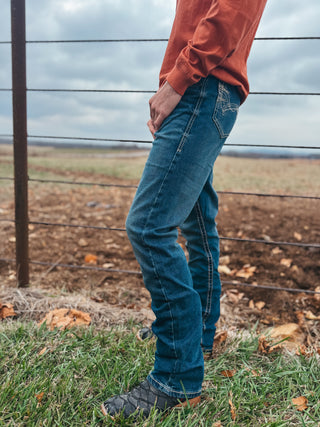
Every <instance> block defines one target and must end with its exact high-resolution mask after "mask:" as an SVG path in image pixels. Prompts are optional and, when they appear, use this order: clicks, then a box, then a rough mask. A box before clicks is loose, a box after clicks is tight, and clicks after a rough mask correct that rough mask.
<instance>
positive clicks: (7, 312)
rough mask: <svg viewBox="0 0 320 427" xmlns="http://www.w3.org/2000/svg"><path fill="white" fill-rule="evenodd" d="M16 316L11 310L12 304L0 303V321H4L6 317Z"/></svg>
mask: <svg viewBox="0 0 320 427" xmlns="http://www.w3.org/2000/svg"><path fill="white" fill-rule="evenodd" d="M10 316H16V313H15V312H14V309H13V304H10V303H5V304H2V303H1V302H0V319H5V318H6V317H10Z"/></svg>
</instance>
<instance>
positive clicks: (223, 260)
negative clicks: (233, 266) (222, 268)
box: [219, 255, 230, 265]
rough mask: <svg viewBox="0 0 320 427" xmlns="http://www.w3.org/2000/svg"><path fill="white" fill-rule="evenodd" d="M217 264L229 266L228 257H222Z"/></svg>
mask: <svg viewBox="0 0 320 427" xmlns="http://www.w3.org/2000/svg"><path fill="white" fill-rule="evenodd" d="M219 264H221V265H228V264H230V255H224V256H221V257H220V258H219Z"/></svg>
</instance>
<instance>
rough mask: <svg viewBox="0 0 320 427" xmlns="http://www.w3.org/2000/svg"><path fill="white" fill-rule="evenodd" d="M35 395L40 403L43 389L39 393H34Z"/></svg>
mask: <svg viewBox="0 0 320 427" xmlns="http://www.w3.org/2000/svg"><path fill="white" fill-rule="evenodd" d="M35 396H36V398H37V401H38V402H39V403H40V402H41V400H42V399H43V396H44V391H43V392H41V393H39V394H36V395H35Z"/></svg>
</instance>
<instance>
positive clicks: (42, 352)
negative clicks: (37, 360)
mask: <svg viewBox="0 0 320 427" xmlns="http://www.w3.org/2000/svg"><path fill="white" fill-rule="evenodd" d="M46 351H47V347H43V349H42V350H40V351H39V353H38V356H42V355H43V354H44V353H45V352H46Z"/></svg>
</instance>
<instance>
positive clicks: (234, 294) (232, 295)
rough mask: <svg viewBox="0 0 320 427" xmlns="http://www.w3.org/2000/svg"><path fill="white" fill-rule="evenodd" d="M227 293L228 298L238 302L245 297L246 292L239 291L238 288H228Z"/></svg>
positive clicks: (235, 302)
mask: <svg viewBox="0 0 320 427" xmlns="http://www.w3.org/2000/svg"><path fill="white" fill-rule="evenodd" d="M226 294H227V297H228V299H229V300H230V301H231V302H232V303H234V304H237V303H238V302H239V301H240V300H241V299H242V298H243V297H244V293H243V292H239V291H238V290H237V289H228V290H227V291H226Z"/></svg>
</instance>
